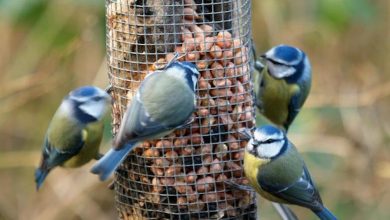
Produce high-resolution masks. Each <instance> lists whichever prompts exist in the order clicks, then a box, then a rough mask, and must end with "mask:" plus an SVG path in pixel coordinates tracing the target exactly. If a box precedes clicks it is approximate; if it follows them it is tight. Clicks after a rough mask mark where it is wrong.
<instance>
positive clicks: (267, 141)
mask: <svg viewBox="0 0 390 220" xmlns="http://www.w3.org/2000/svg"><path fill="white" fill-rule="evenodd" d="M273 142H275V140H274V139H267V140H265V141H263V142H262V143H263V144H271V143H273Z"/></svg>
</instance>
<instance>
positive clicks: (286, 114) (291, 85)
mask: <svg viewBox="0 0 390 220" xmlns="http://www.w3.org/2000/svg"><path fill="white" fill-rule="evenodd" d="M261 59H262V61H263V65H262V63H260V61H259V60H257V59H256V61H255V66H254V67H255V73H254V76H253V77H254V93H255V104H256V106H257V108H258V110H259V112H260V113H262V114H263V115H264V116H265V117H266V118H267V119H269V120H270V121H271V122H272V123H274V124H275V125H277V126H279V127H282V128H284V129H285V130H286V131H287V130H288V128H289V126H290V125H291V123H292V122H293V120H294V119H295V117H296V116H297V114H298V113H299V111H300V109H301V107H302V106H303V104H304V102H305V100H306V98H307V96H308V95H309V92H310V88H311V65H310V61H309V59H308V57H307V56H306V54H305V53H304V52H303V51H302V50H300V49H298V48H296V47H292V46H288V45H279V46H276V47H273V48H272V49H270V50H269V51H267V52H266V53H265V54H263V55H261Z"/></svg>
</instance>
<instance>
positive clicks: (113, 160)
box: [91, 143, 136, 181]
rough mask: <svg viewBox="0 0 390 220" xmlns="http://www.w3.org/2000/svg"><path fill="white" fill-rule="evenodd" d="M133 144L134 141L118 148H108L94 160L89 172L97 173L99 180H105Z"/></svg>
mask: <svg viewBox="0 0 390 220" xmlns="http://www.w3.org/2000/svg"><path fill="white" fill-rule="evenodd" d="M135 145H136V143H128V144H125V146H124V147H123V148H121V149H119V150H114V149H110V150H109V151H108V152H107V153H106V154H105V155H104V156H103V157H102V158H100V159H99V161H98V162H96V164H95V165H94V166H93V167H92V169H91V172H92V173H94V174H96V175H99V178H100V180H102V181H104V180H106V179H107V178H109V177H110V176H111V174H112V173H113V172H114V171H115V170H116V169H117V168H118V166H119V165H120V164H121V163H122V161H123V160H124V159H125V158H126V156H127V154H128V153H129V152H130V151H131V150H132V149H133V147H134V146H135Z"/></svg>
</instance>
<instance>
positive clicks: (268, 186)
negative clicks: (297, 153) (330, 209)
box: [259, 165, 322, 210]
mask: <svg viewBox="0 0 390 220" xmlns="http://www.w3.org/2000/svg"><path fill="white" fill-rule="evenodd" d="M259 182H260V187H261V188H262V189H264V190H265V191H267V192H268V193H270V194H272V195H274V196H275V197H277V198H280V199H282V200H284V201H286V202H289V203H291V204H296V205H299V206H304V207H307V208H310V209H312V210H317V209H321V207H322V201H321V198H320V195H319V193H318V191H317V189H316V188H315V186H314V184H313V181H312V180H311V177H310V174H309V172H308V170H307V168H306V166H305V165H304V167H303V172H302V176H301V177H300V178H299V179H298V180H297V181H295V182H294V183H293V184H290V185H288V186H281V185H277V184H275V183H269V182H266V181H264V179H263V178H260V181H259Z"/></svg>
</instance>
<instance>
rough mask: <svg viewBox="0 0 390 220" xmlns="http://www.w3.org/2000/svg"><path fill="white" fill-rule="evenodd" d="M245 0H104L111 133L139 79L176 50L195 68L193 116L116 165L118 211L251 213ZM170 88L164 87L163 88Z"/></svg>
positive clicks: (142, 215)
mask: <svg viewBox="0 0 390 220" xmlns="http://www.w3.org/2000/svg"><path fill="white" fill-rule="evenodd" d="M250 6H251V1H250V0H154V1H151V0H141V1H140V0H106V10H107V11H106V19H107V20H106V21H107V22H106V24H107V55H108V66H109V73H108V74H109V79H110V83H111V85H112V88H113V98H114V104H113V112H112V114H113V133H114V134H116V132H117V131H118V129H119V125H120V120H121V118H122V116H123V114H124V112H125V110H126V107H127V105H128V103H131V100H132V98H133V96H134V95H135V92H136V90H137V88H138V87H139V85H140V83H141V82H142V79H143V78H144V77H145V76H146V75H147V74H148V73H151V72H153V71H156V70H159V69H163V68H164V66H165V65H166V64H167V63H168V62H169V61H170V60H172V58H173V57H174V52H177V53H179V55H180V56H179V58H178V59H179V60H180V61H181V60H186V61H191V62H193V63H195V64H196V65H197V68H198V70H199V71H200V73H201V77H200V79H199V82H198V90H197V97H198V100H197V110H196V112H194V114H193V116H194V121H193V122H192V123H191V125H189V126H187V127H185V128H182V129H180V130H176V131H175V132H174V133H172V134H170V135H168V136H167V137H164V138H161V139H158V140H150V141H146V142H143V143H142V144H140V145H139V146H138V147H137V148H135V149H134V150H133V152H132V153H130V154H129V155H128V157H127V158H126V160H125V162H124V163H123V164H122V165H121V166H120V168H119V169H118V170H117V171H116V173H115V178H116V179H115V184H114V186H115V191H116V201H117V208H118V211H119V214H120V218H122V219H256V204H255V196H254V193H253V192H244V191H238V190H235V189H232V188H229V187H228V186H226V185H225V184H224V181H226V180H228V179H232V180H234V181H235V182H237V183H242V184H245V183H246V179H245V178H244V177H243V175H244V174H243V170H242V160H243V151H244V147H245V145H246V141H244V140H241V139H240V137H239V135H238V133H237V129H238V128H242V127H248V128H251V127H252V126H253V125H254V110H253V106H252V103H253V102H252V84H251V80H250V72H251V67H252V59H251V57H252V54H251V50H250V48H251V46H252V45H251V40H250V36H251V23H250V22H251V14H250V13H251V12H250ZM168 95H169V94H168Z"/></svg>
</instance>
